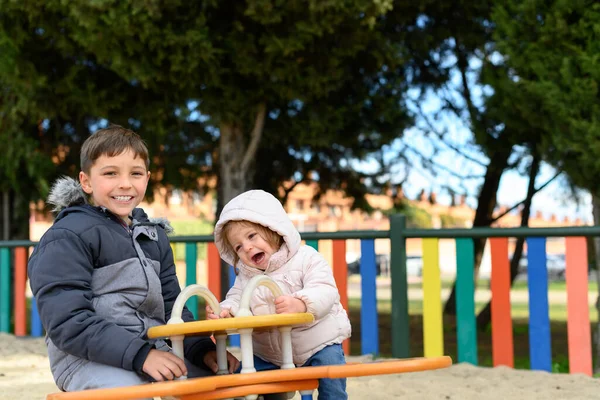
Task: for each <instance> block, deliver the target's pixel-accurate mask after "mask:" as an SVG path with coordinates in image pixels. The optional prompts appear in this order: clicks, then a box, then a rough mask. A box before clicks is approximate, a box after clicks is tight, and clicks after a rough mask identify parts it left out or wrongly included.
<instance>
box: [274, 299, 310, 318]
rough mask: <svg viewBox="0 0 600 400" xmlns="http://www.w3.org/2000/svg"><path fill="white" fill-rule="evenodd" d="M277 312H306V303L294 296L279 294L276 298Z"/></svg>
mask: <svg viewBox="0 0 600 400" xmlns="http://www.w3.org/2000/svg"><path fill="white" fill-rule="evenodd" d="M275 312H276V313H277V314H292V313H303V312H306V304H304V302H303V301H302V300H300V299H297V298H295V297H292V296H279V297H277V298H276V299H275Z"/></svg>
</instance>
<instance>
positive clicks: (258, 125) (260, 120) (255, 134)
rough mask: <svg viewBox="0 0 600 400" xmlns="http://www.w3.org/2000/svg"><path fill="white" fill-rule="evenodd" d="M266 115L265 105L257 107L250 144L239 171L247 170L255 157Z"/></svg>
mask: <svg viewBox="0 0 600 400" xmlns="http://www.w3.org/2000/svg"><path fill="white" fill-rule="evenodd" d="M266 115H267V105H266V104H265V103H264V102H263V103H260V104H259V105H258V112H257V113H256V119H255V120H254V128H253V129H252V132H251V133H250V144H248V148H247V149H246V154H244V159H243V161H242V164H241V169H242V170H246V169H248V167H249V165H250V162H251V161H252V159H253V158H254V156H255V155H256V151H257V150H258V145H259V143H260V138H261V137H262V133H263V128H264V127H265V117H266Z"/></svg>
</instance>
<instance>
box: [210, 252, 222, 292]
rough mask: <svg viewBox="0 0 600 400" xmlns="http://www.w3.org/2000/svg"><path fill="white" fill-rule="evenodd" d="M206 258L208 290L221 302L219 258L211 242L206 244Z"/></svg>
mask: <svg viewBox="0 0 600 400" xmlns="http://www.w3.org/2000/svg"><path fill="white" fill-rule="evenodd" d="M207 254H208V256H207V258H208V290H210V291H211V292H212V294H214V295H215V297H216V298H217V300H219V301H221V300H222V298H221V257H219V251H218V250H217V246H215V244H214V243H213V242H210V243H208V244H207Z"/></svg>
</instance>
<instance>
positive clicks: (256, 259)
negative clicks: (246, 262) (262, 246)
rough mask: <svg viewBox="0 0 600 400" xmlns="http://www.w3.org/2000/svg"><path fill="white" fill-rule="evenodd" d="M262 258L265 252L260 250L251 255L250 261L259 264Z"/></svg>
mask: <svg viewBox="0 0 600 400" xmlns="http://www.w3.org/2000/svg"><path fill="white" fill-rule="evenodd" d="M264 259H265V253H264V252H262V251H261V252H260V253H256V254H255V255H253V256H252V262H253V263H254V264H256V265H259V264H260V263H261V262H263V260H264Z"/></svg>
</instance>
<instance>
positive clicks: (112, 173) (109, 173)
mask: <svg viewBox="0 0 600 400" xmlns="http://www.w3.org/2000/svg"><path fill="white" fill-rule="evenodd" d="M103 175H107V176H108V175H116V172H114V171H107V172H105V173H104V174H103Z"/></svg>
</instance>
